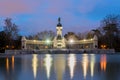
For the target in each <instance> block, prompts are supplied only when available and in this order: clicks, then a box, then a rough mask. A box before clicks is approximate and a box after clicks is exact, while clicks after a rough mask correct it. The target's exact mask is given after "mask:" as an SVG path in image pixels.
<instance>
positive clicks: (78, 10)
mask: <svg viewBox="0 0 120 80" xmlns="http://www.w3.org/2000/svg"><path fill="white" fill-rule="evenodd" d="M108 14H120V0H0V26H3V25H4V24H3V23H4V19H5V18H7V17H10V18H12V20H13V22H14V23H16V24H17V25H18V26H19V29H20V34H22V35H28V34H34V33H37V32H40V31H44V30H53V31H56V24H57V19H58V17H61V23H62V25H63V32H64V33H66V32H68V31H73V32H75V31H76V32H85V31H88V30H91V29H94V28H97V27H99V24H100V21H101V20H102V19H103V18H104V17H105V16H106V15H108ZM0 30H2V27H0Z"/></svg>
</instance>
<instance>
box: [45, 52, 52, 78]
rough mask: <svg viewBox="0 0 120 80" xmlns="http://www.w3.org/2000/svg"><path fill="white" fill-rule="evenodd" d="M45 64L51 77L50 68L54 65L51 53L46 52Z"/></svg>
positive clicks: (48, 75)
mask: <svg viewBox="0 0 120 80" xmlns="http://www.w3.org/2000/svg"><path fill="white" fill-rule="evenodd" d="M44 62H45V63H44V65H45V67H46V71H47V77H48V79H49V77H50V69H51V66H52V57H51V55H50V54H46V57H45V59H44Z"/></svg>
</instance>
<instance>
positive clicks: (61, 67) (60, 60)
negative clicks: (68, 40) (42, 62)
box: [54, 54, 65, 80]
mask: <svg viewBox="0 0 120 80" xmlns="http://www.w3.org/2000/svg"><path fill="white" fill-rule="evenodd" d="M58 55H59V56H58ZM58 55H57V56H54V58H55V60H54V67H55V72H56V75H57V80H63V75H64V71H65V55H64V54H58Z"/></svg>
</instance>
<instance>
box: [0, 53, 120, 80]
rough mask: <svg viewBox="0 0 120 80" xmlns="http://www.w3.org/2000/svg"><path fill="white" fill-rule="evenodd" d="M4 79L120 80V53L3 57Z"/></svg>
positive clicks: (0, 61)
mask: <svg viewBox="0 0 120 80" xmlns="http://www.w3.org/2000/svg"><path fill="white" fill-rule="evenodd" d="M0 80H120V55H118V54H116V55H106V54H97V55H96V54H52V55H51V54H39V55H37V54H32V55H30V54H29V55H17V56H14V55H13V56H9V57H0Z"/></svg>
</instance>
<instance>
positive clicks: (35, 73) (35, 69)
mask: <svg viewBox="0 0 120 80" xmlns="http://www.w3.org/2000/svg"><path fill="white" fill-rule="evenodd" d="M32 67H33V74H34V78H36V75H37V67H38V58H37V54H33V58H32Z"/></svg>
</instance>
